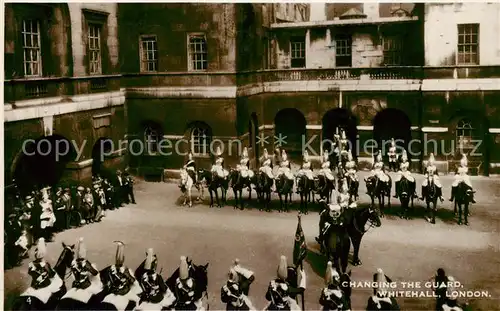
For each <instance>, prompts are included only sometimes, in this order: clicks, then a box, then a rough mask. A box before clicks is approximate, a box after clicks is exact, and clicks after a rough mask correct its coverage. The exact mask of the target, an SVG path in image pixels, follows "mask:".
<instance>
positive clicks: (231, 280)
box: [14, 238, 463, 311]
mask: <svg viewBox="0 0 500 311" xmlns="http://www.w3.org/2000/svg"><path fill="white" fill-rule="evenodd" d="M116 243H117V251H116V256H115V262H114V264H112V265H110V266H108V267H106V268H104V269H103V270H100V271H99V270H98V269H97V266H96V265H95V264H93V263H92V262H90V261H89V260H88V259H87V251H86V247H85V244H84V240H83V238H80V239H79V240H78V241H77V244H76V246H75V245H71V246H67V245H65V244H63V247H64V249H63V251H62V253H61V255H60V256H59V259H58V261H57V264H56V265H55V266H54V267H53V268H52V266H51V265H50V264H49V263H48V262H47V261H46V260H45V257H46V245H45V241H44V239H43V238H41V239H39V240H38V243H37V247H36V250H35V260H34V261H32V262H31V263H30V265H29V271H28V273H29V275H30V276H31V277H32V282H31V285H30V287H29V288H28V289H27V290H26V291H24V292H23V293H22V294H21V295H20V297H19V299H18V300H17V301H16V302H15V303H14V310H27V309H28V308H29V310H41V309H44V310H113V309H115V310H147V311H151V310H199V311H202V310H205V309H208V308H209V306H208V305H206V304H205V305H206V306H205V305H204V304H203V298H204V297H208V293H207V287H208V264H206V265H196V264H194V263H193V262H192V261H190V260H188V259H187V258H186V257H185V256H182V257H181V258H180V265H179V268H178V269H177V270H175V271H174V272H173V274H172V275H171V276H170V277H169V278H168V279H164V278H163V276H162V272H163V269H162V270H161V271H160V272H158V271H157V268H158V258H157V256H156V254H155V252H154V250H153V249H152V248H149V249H147V251H146V258H145V260H144V261H143V262H142V263H141V264H140V266H139V267H138V268H137V269H136V270H135V272H134V271H132V270H131V269H130V268H128V267H127V266H126V265H125V253H124V251H125V249H124V244H123V242H119V241H117V242H116ZM75 257H76V258H75ZM67 269H70V270H71V272H72V276H73V279H74V281H73V283H72V286H71V288H70V289H69V290H67V289H66V286H65V284H64V282H63V280H64V279H65V276H66V270H67ZM254 280H255V274H254V272H253V271H251V270H249V269H247V268H244V267H243V266H242V265H241V264H240V262H239V260H238V259H236V260H235V261H234V263H233V264H232V265H231V266H230V268H229V273H228V278H227V281H226V283H225V284H224V285H223V286H222V287H221V290H220V293H221V294H220V298H221V302H222V303H224V304H225V305H226V310H234V311H236V310H238V311H239V310H257V308H255V306H254V305H253V303H252V302H251V300H250V299H249V291H250V286H251V284H252V283H253V282H254ZM430 281H432V284H433V287H434V290H435V294H436V310H446V311H451V310H453V311H462V310H463V309H462V306H460V305H459V303H458V302H457V300H456V298H454V297H456V296H455V295H454V294H455V293H456V290H457V289H456V288H455V287H454V286H456V285H455V284H456V282H454V281H455V279H454V278H453V277H451V276H447V275H446V274H445V273H444V270H443V269H438V270H437V274H436V275H435V276H433V277H432V278H431V280H430ZM306 283H307V282H306V274H305V271H304V269H303V267H302V266H301V265H299V266H298V267H296V266H293V265H292V266H289V265H288V263H287V258H286V257H285V256H281V258H280V263H279V265H278V269H277V275H276V278H273V279H272V280H271V281H270V282H269V285H268V287H267V291H266V294H265V298H266V300H267V301H268V304H267V306H266V307H265V309H264V310H289V311H291V310H294V311H295V310H296V311H298V310H304V309H305V306H304V300H302V307H301V306H299V304H298V303H297V296H298V295H302V296H303V295H304V292H305V290H306ZM352 283H353V282H352V281H351V278H350V272H349V273H343V274H339V273H338V272H337V270H336V269H335V268H333V266H332V263H331V262H328V263H327V267H326V271H325V287H324V288H323V289H322V291H321V293H320V295H319V304H320V305H321V306H322V309H323V310H331V311H334V310H337V311H346V310H351V294H352ZM391 283H393V281H392V280H391V279H390V278H389V277H387V276H386V275H385V273H384V272H383V271H382V269H377V271H376V273H375V274H374V275H373V283H372V284H373V285H372V286H373V287H374V288H373V295H371V296H370V297H369V298H368V301H367V307H366V310H370V311H372V310H400V307H399V305H398V303H397V301H396V299H395V298H394V296H393V295H391V293H390V291H391V286H390V284H391Z"/></svg>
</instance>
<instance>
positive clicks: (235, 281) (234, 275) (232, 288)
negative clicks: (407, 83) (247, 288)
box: [221, 267, 255, 311]
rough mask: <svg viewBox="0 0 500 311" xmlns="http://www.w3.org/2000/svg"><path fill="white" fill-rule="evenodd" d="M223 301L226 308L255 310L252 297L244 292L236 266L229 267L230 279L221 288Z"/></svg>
mask: <svg viewBox="0 0 500 311" xmlns="http://www.w3.org/2000/svg"><path fill="white" fill-rule="evenodd" d="M221 301H222V302H223V303H225V304H226V310H228V311H229V310H255V308H254V307H253V305H252V302H251V301H250V299H248V297H247V295H246V294H245V293H244V290H243V288H242V286H241V280H240V276H239V275H238V272H237V271H236V269H235V267H231V268H230V269H229V274H228V280H227V282H226V284H225V285H224V286H222V288H221Z"/></svg>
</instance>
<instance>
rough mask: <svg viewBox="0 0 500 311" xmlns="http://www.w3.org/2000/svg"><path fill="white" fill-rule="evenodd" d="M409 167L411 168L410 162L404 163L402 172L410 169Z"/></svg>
mask: <svg viewBox="0 0 500 311" xmlns="http://www.w3.org/2000/svg"><path fill="white" fill-rule="evenodd" d="M409 166H410V163H408V162H403V163H401V169H402V170H403V169H404V170H406V169H408V167H409Z"/></svg>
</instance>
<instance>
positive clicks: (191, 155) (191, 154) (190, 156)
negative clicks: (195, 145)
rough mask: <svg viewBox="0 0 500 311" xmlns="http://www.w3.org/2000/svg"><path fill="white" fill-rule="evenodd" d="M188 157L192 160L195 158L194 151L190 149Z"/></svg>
mask: <svg viewBox="0 0 500 311" xmlns="http://www.w3.org/2000/svg"><path fill="white" fill-rule="evenodd" d="M188 159H189V160H192V159H193V153H192V152H191V151H190V152H189V154H188Z"/></svg>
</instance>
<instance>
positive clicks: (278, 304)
mask: <svg viewBox="0 0 500 311" xmlns="http://www.w3.org/2000/svg"><path fill="white" fill-rule="evenodd" d="M299 273H300V274H299V275H300V277H299V278H300V280H301V282H299V284H300V285H299V287H300V288H305V284H303V283H305V275H304V272H303V271H300V272H299ZM277 274H278V277H277V278H276V279H274V280H272V281H271V282H270V283H269V287H268V290H267V293H266V299H267V300H268V301H269V302H270V303H269V304H268V306H267V307H266V308H265V310H277V309H279V310H283V309H285V308H286V310H290V311H299V310H300V307H299V305H298V304H297V302H296V301H295V300H294V299H292V298H290V290H291V288H290V285H289V284H288V283H287V281H286V280H287V277H288V265H287V260H286V257H285V256H281V259H280V264H279V266H278V273H277Z"/></svg>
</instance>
